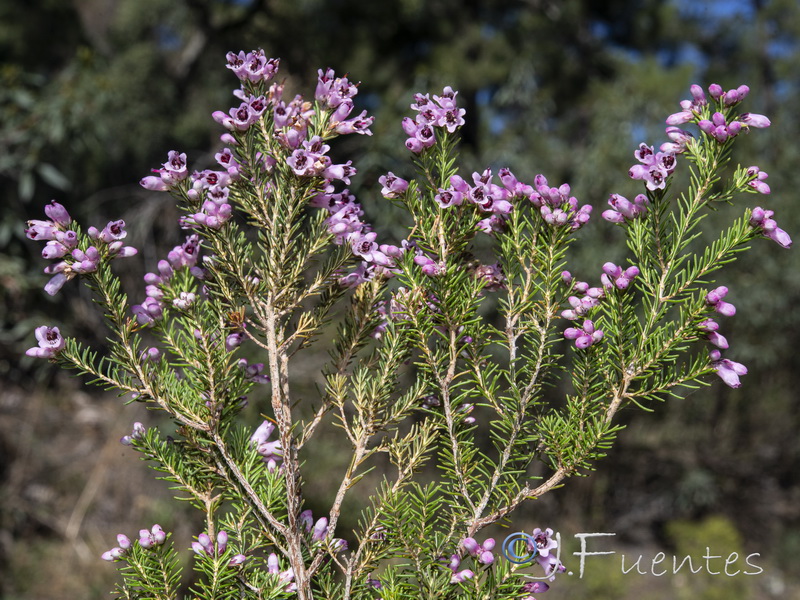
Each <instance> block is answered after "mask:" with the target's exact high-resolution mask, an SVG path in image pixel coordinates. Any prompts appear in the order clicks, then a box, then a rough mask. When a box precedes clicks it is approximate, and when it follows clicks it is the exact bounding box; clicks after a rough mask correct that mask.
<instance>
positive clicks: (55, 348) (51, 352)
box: [25, 325, 66, 358]
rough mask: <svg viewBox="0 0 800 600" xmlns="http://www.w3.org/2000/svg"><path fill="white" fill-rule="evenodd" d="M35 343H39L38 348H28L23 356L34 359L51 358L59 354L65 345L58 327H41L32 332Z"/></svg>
mask: <svg viewBox="0 0 800 600" xmlns="http://www.w3.org/2000/svg"><path fill="white" fill-rule="evenodd" d="M34 335H35V336H36V341H38V342H39V345H38V346H35V347H33V348H28V350H26V351H25V354H27V355H28V356H33V357H35V358H53V357H54V356H55V355H56V354H58V353H59V352H61V351H62V350H63V349H64V346H65V345H66V341H65V340H64V338H63V337H61V332H60V331H59V330H58V327H48V326H47V325H42V326H41V327H37V328H36V329H35V330H34Z"/></svg>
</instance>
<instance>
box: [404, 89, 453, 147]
mask: <svg viewBox="0 0 800 600" xmlns="http://www.w3.org/2000/svg"><path fill="white" fill-rule="evenodd" d="M457 95H458V92H455V91H453V88H451V87H449V86H448V87H445V88H444V90H443V91H442V95H441V96H437V95H436V94H434V95H433V100H431V98H430V95H429V94H415V95H414V103H413V104H412V105H411V108H412V109H413V110H415V111H417V116H416V118H415V119H412V118H411V117H406V118H404V119H403V131H404V132H405V133H406V135H407V136H408V139H407V140H406V148H408V149H409V150H411V152H413V153H414V154H419V153H420V152H422V151H423V150H424V149H425V148H430V147H431V146H433V145H434V144H435V143H436V133H435V128H437V127H438V128H443V129H446V130H447V131H448V132H449V133H453V132H455V130H456V129H458V128H459V127H461V126H462V125H463V124H464V115H465V114H466V112H467V111H466V110H464V109H463V108H459V107H458V106H457V104H456V96H457Z"/></svg>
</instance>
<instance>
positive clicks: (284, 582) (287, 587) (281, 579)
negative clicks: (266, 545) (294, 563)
mask: <svg viewBox="0 0 800 600" xmlns="http://www.w3.org/2000/svg"><path fill="white" fill-rule="evenodd" d="M267 573H269V574H270V575H274V576H275V578H276V579H277V580H278V587H280V588H281V589H282V590H283V591H284V592H286V593H287V594H291V593H292V592H295V591H297V584H296V583H295V582H294V569H292V567H289V568H288V569H286V570H285V571H281V565H280V560H279V559H278V555H277V554H275V553H274V552H273V553H272V554H270V555H269V556H268V557H267Z"/></svg>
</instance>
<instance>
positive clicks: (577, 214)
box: [530, 175, 592, 231]
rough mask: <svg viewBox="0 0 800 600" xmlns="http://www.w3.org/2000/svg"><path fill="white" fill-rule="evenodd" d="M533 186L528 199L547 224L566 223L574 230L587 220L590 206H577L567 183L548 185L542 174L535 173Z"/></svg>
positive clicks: (590, 210)
mask: <svg viewBox="0 0 800 600" xmlns="http://www.w3.org/2000/svg"><path fill="white" fill-rule="evenodd" d="M534 188H535V191H534V192H533V193H532V194H531V196H530V200H531V202H532V203H533V205H534V206H536V207H537V208H539V210H540V211H541V213H542V218H544V221H545V223H547V224H548V225H568V226H569V227H570V228H571V229H572V230H573V231H575V230H577V229H580V228H581V227H583V226H584V225H585V224H586V223H588V222H589V217H590V215H591V213H592V206H591V205H589V204H584V205H583V206H581V207H580V208H578V200H577V199H576V198H575V197H574V196H570V195H569V194H570V187H569V185H568V184H566V183H564V184H562V185H560V186H559V187H557V188H556V187H550V186H549V185H548V184H547V179H546V178H545V176H544V175H537V176H536V177H535V178H534Z"/></svg>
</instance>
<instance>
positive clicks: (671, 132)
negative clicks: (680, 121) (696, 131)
mask: <svg viewBox="0 0 800 600" xmlns="http://www.w3.org/2000/svg"><path fill="white" fill-rule="evenodd" d="M666 133H667V137H668V138H669V139H670V141H669V142H664V143H663V144H661V147H660V148H659V149H660V150H661V152H668V153H670V154H681V153H682V152H685V151H686V146H687V144H688V143H689V142H690V141H691V140H692V139H693V136H692V134H691V132H689V131H686V130H685V129H680V128H679V127H667V129H666Z"/></svg>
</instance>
